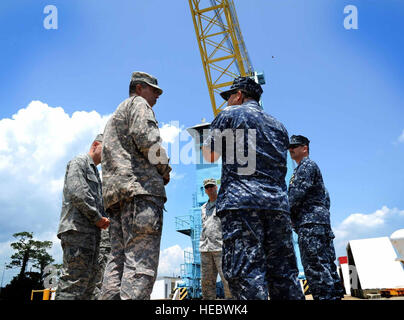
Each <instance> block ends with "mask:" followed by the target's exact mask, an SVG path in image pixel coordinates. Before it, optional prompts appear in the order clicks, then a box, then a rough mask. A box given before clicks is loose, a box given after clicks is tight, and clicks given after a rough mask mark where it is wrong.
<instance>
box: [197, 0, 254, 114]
mask: <svg viewBox="0 0 404 320" xmlns="http://www.w3.org/2000/svg"><path fill="white" fill-rule="evenodd" d="M189 6H190V8H191V13H192V19H193V22H194V27H195V32H196V37H197V40H198V45H199V51H200V54H201V58H202V64H203V68H204V72H205V77H206V83H207V85H208V90H209V96H210V100H211V104H212V108H213V114H214V115H215V116H216V115H217V114H218V113H219V112H220V111H221V110H222V108H223V106H224V104H225V101H223V99H222V98H221V97H220V95H219V93H220V92H222V91H223V90H224V89H225V88H226V87H228V86H230V85H231V84H232V83H233V79H234V78H236V77H238V76H253V74H254V70H253V67H252V63H251V60H250V57H249V56H248V52H247V48H246V46H245V43H244V40H243V36H242V34H241V30H240V26H239V23H238V18H237V14H236V9H235V7H234V2H233V0H209V1H208V0H189Z"/></svg>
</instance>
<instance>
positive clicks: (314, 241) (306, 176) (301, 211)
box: [288, 135, 343, 300]
mask: <svg viewBox="0 0 404 320" xmlns="http://www.w3.org/2000/svg"><path fill="white" fill-rule="evenodd" d="M309 143H310V141H309V139H307V138H306V137H304V136H301V135H297V136H296V135H293V136H292V137H291V139H290V145H289V152H290V155H291V158H292V159H293V160H295V161H296V162H297V164H298V166H297V167H296V168H295V170H294V172H293V175H292V178H291V179H290V183H289V191H288V195H289V203H290V211H291V218H292V224H293V227H294V229H295V231H296V233H297V234H298V242H299V249H300V254H301V259H302V264H303V268H304V273H305V276H306V278H307V281H308V284H309V290H310V293H311V294H312V295H313V299H315V300H338V299H340V298H341V297H342V296H343V290H342V285H341V281H340V278H339V276H338V273H337V269H336V265H335V263H334V260H335V259H336V257H335V250H334V245H333V239H334V234H333V232H332V229H331V224H330V211H329V209H330V197H329V194H328V191H327V189H326V188H325V186H324V182H323V177H322V175H321V171H320V169H319V167H318V166H317V164H316V163H315V162H314V161H313V160H311V159H310V158H309Z"/></svg>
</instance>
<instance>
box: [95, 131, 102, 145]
mask: <svg viewBox="0 0 404 320" xmlns="http://www.w3.org/2000/svg"><path fill="white" fill-rule="evenodd" d="M102 138H103V135H102V133H100V134H97V136H96V137H95V139H94V141H98V142H101V143H102Z"/></svg>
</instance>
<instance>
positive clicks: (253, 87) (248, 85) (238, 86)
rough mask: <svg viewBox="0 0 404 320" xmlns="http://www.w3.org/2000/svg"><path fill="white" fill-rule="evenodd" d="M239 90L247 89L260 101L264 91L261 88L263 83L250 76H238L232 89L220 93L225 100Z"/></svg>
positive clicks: (246, 90) (247, 91)
mask: <svg viewBox="0 0 404 320" xmlns="http://www.w3.org/2000/svg"><path fill="white" fill-rule="evenodd" d="M238 90H242V91H245V92H246V93H248V94H249V95H250V96H251V97H252V98H254V99H255V100H257V101H259V100H260V98H261V94H262V92H264V91H263V90H262V88H261V85H260V84H258V83H256V82H255V81H254V80H253V79H252V78H250V77H238V78H235V79H234V81H233V84H232V85H231V87H230V89H229V90H227V91H223V92H221V93H220V95H221V96H222V98H223V99H224V100H226V101H227V100H229V97H230V96H231V95H232V94H233V93H236V92H237V91H238Z"/></svg>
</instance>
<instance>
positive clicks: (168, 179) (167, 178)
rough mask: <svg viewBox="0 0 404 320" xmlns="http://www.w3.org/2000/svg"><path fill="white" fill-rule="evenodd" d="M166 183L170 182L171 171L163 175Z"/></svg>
mask: <svg viewBox="0 0 404 320" xmlns="http://www.w3.org/2000/svg"><path fill="white" fill-rule="evenodd" d="M163 181H164V185H167V184H168V183H169V182H170V173H167V174H166V175H165V176H163Z"/></svg>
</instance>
